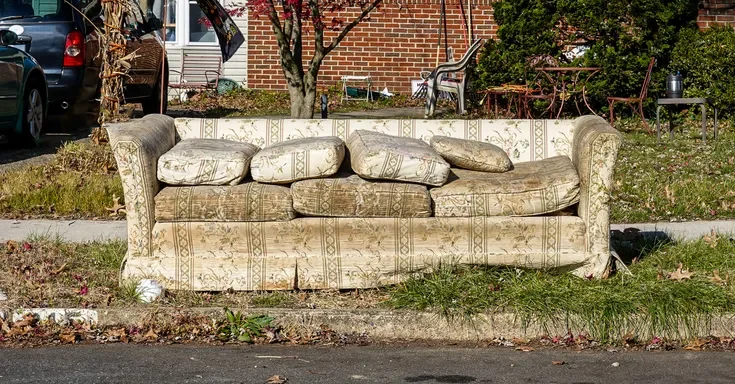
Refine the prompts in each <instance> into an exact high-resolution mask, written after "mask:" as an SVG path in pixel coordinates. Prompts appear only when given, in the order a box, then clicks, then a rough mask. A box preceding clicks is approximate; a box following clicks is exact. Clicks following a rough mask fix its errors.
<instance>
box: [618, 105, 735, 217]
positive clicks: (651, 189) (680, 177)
mask: <svg viewBox="0 0 735 384" xmlns="http://www.w3.org/2000/svg"><path fill="white" fill-rule="evenodd" d="M631 123H633V122H630V121H628V122H624V123H622V124H618V125H617V128H618V129H620V130H621V131H623V135H624V142H623V147H622V148H621V150H620V153H619V155H618V161H617V167H616V169H615V185H614V188H613V191H612V201H611V205H612V217H611V220H612V222H614V223H639V222H656V221H685V220H686V221H690V220H716V219H728V218H733V217H735V150H733V148H735V132H733V129H732V125H731V123H730V122H729V121H721V122H720V137H719V139H718V140H717V141H713V140H711V137H712V136H711V134H712V127H711V126H710V127H709V133H710V140H709V141H708V142H707V144H706V145H705V144H702V140H701V125H700V122H699V121H697V120H695V119H689V120H686V121H684V122H683V123H679V126H678V127H680V128H681V127H683V129H684V132H683V133H681V132H677V134H676V136H675V138H674V140H670V139H668V138H667V139H664V140H663V141H662V143H661V144H657V142H656V137H655V136H649V135H647V134H645V133H643V131H642V129H641V128H640V126H638V125H633V124H631Z"/></svg>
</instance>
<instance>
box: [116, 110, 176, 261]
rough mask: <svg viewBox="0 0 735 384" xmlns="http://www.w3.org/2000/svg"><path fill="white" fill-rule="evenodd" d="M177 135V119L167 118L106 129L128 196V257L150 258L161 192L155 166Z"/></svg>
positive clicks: (149, 118)
mask: <svg viewBox="0 0 735 384" xmlns="http://www.w3.org/2000/svg"><path fill="white" fill-rule="evenodd" d="M175 132H176V129H175V127H174V119H173V118H171V117H169V116H165V115H148V116H145V117H143V118H142V119H139V120H134V121H129V122H125V123H119V124H110V125H108V126H107V133H108V134H109V136H110V145H111V146H112V152H113V153H114V155H115V160H117V168H118V172H120V179H121V180H122V185H123V191H124V194H125V210H126V216H127V221H128V254H129V255H135V256H143V257H147V256H150V255H151V231H152V229H153V224H155V220H154V203H153V199H154V197H155V196H156V193H158V190H159V189H160V184H159V182H158V178H157V177H156V165H157V163H158V158H159V157H161V155H162V154H164V153H166V152H167V151H168V150H169V149H171V148H172V147H173V146H174V142H175Z"/></svg>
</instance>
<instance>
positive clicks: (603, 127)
mask: <svg viewBox="0 0 735 384" xmlns="http://www.w3.org/2000/svg"><path fill="white" fill-rule="evenodd" d="M574 123H575V125H576V126H577V130H576V131H575V135H574V141H573V156H572V161H573V162H574V165H575V166H576V168H577V172H579V186H580V192H579V208H578V209H577V212H578V213H577V214H578V215H579V217H580V218H581V219H582V220H584V222H585V225H586V227H587V233H586V236H587V249H586V250H585V251H586V252H587V253H588V254H589V255H591V256H590V261H589V262H588V263H585V265H584V266H582V267H581V268H579V269H578V270H576V271H575V273H577V274H578V275H581V276H585V277H589V276H592V277H600V276H604V275H605V274H606V272H607V271H608V268H609V266H610V191H611V190H612V184H613V176H614V173H615V172H614V171H615V161H616V159H617V157H618V150H619V149H620V145H622V143H623V138H622V136H621V135H620V133H619V132H618V131H616V130H615V129H614V128H613V127H611V126H610V124H608V123H607V121H605V120H604V119H603V118H601V117H598V116H582V117H579V118H577V119H576V120H575V121H574Z"/></svg>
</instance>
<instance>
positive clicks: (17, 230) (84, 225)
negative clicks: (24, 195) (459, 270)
mask: <svg viewBox="0 0 735 384" xmlns="http://www.w3.org/2000/svg"><path fill="white" fill-rule="evenodd" d="M626 228H637V229H639V230H640V231H641V232H643V233H644V234H646V233H650V234H652V235H656V234H662V233H664V234H667V235H668V236H669V237H671V238H672V239H674V240H681V241H690V240H697V239H699V238H701V237H702V236H704V235H707V234H709V233H710V231H712V230H714V231H715V232H717V233H720V234H735V220H718V221H689V222H681V223H668V222H663V223H638V224H612V225H611V226H610V229H611V230H619V231H622V230H625V229H626ZM127 233H128V231H127V223H126V222H125V221H124V220H119V221H111V220H108V221H105V220H99V221H97V220H0V242H6V241H8V240H13V241H21V240H25V239H27V238H28V237H29V236H31V235H37V236H51V237H53V238H55V237H59V238H60V239H61V240H64V241H68V242H77V243H81V242H88V241H104V240H125V239H127Z"/></svg>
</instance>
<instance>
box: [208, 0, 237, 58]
mask: <svg viewBox="0 0 735 384" xmlns="http://www.w3.org/2000/svg"><path fill="white" fill-rule="evenodd" d="M197 3H198V4H199V8H201V9H202V12H204V16H206V17H207V19H208V20H209V22H210V23H212V27H214V32H215V33H216V34H217V39H219V47H220V49H221V50H222V62H226V61H227V60H229V59H230V58H231V57H232V56H234V55H235V52H237V49H238V48H240V46H241V45H242V43H244V42H245V37H244V36H243V35H242V32H240V28H238V27H237V25H236V24H235V21H233V20H232V18H231V17H230V15H228V14H227V11H226V10H225V8H224V7H222V5H221V4H220V3H219V1H217V0H197Z"/></svg>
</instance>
